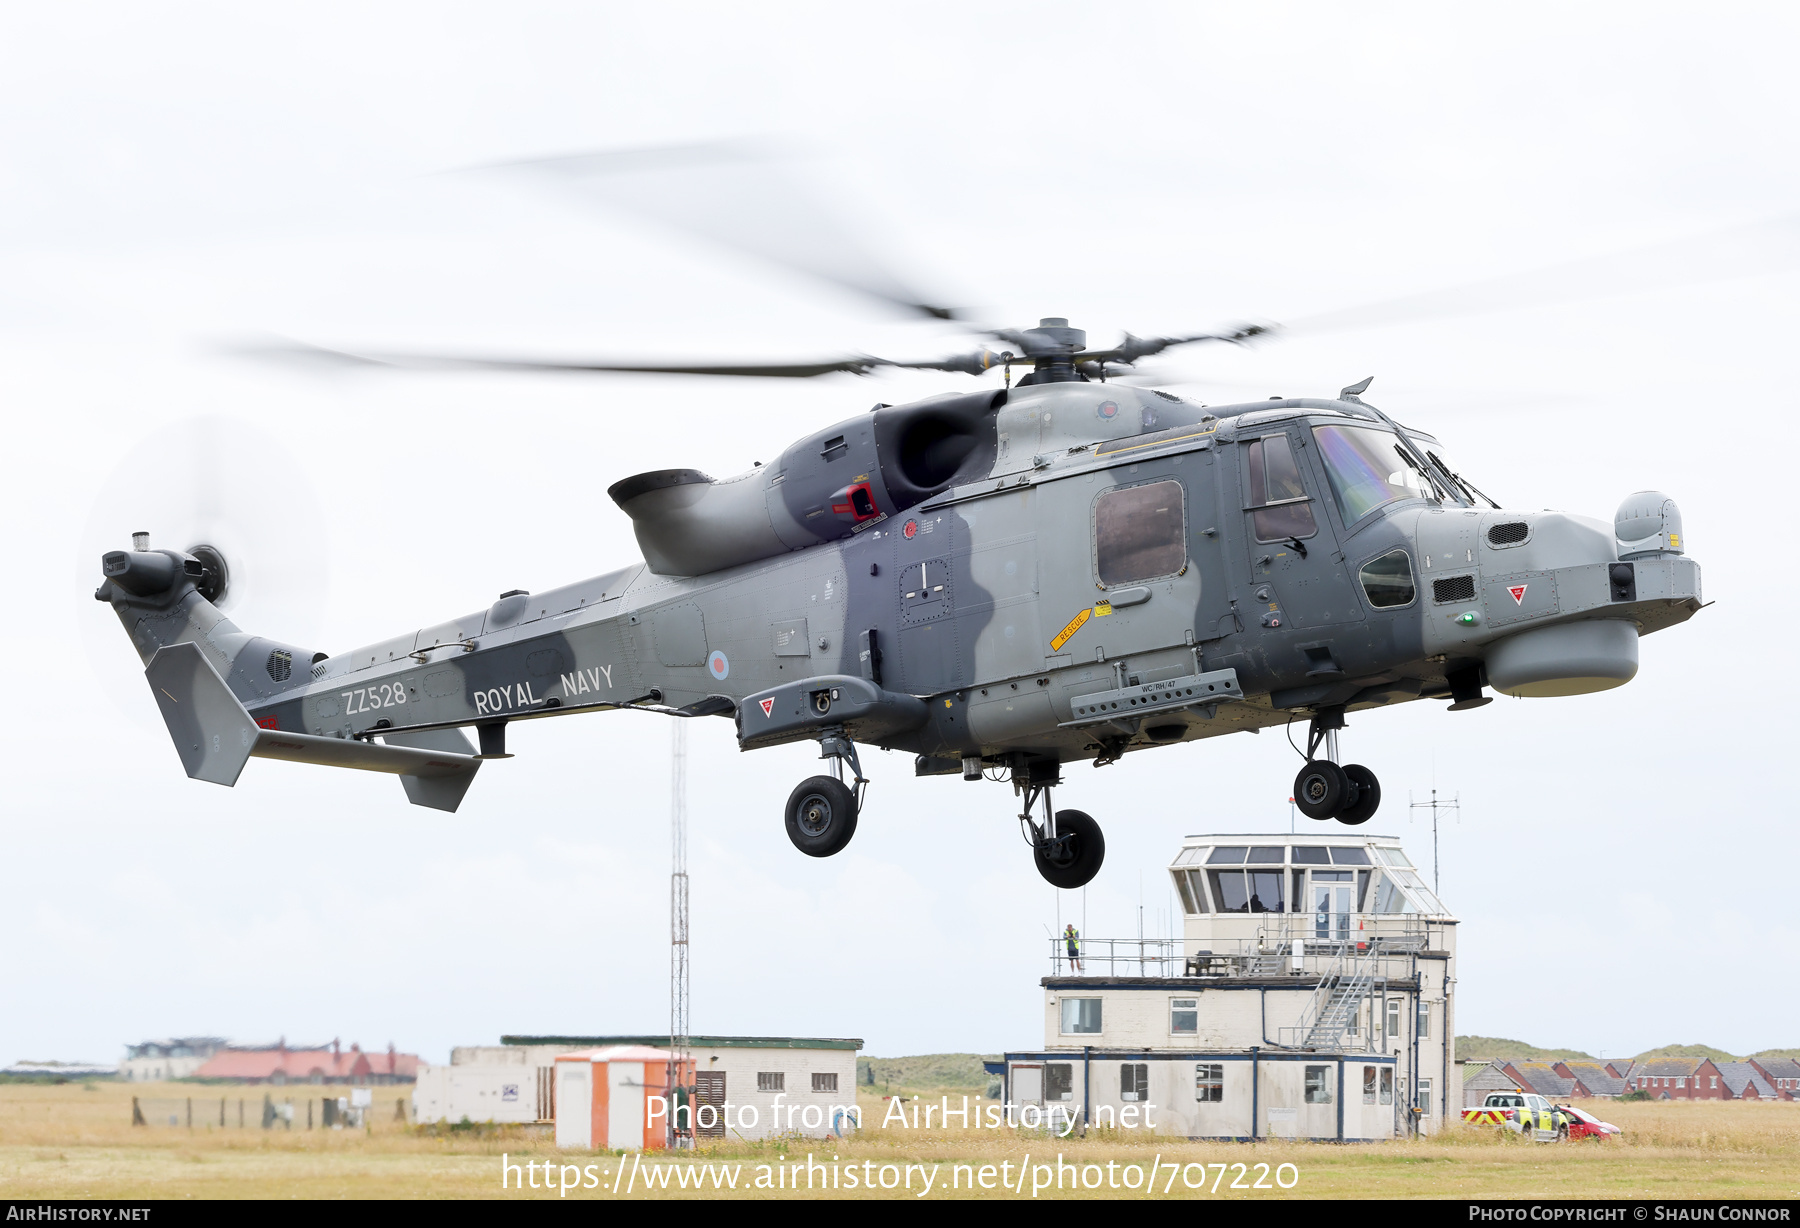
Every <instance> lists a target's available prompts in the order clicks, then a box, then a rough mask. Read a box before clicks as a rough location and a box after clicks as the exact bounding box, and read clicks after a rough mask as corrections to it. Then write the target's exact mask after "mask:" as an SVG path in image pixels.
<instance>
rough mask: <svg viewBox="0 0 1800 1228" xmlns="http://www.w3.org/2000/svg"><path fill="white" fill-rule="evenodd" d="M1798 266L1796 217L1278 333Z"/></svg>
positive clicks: (1336, 315)
mask: <svg viewBox="0 0 1800 1228" xmlns="http://www.w3.org/2000/svg"><path fill="white" fill-rule="evenodd" d="M1796 267H1800V214H1790V215H1787V216H1785V217H1778V218H1772V219H1770V220H1769V221H1766V222H1755V223H1752V224H1750V225H1746V226H1731V227H1727V228H1725V229H1722V230H1713V231H1707V232H1705V233H1702V234H1697V235H1690V236H1688V237H1686V238H1681V239H1674V240H1670V241H1668V242H1664V243H1652V244H1646V245H1644V246H1642V247H1633V248H1627V249H1625V250H1623V251H1619V252H1613V253H1611V254H1609V255H1605V256H1591V257H1587V258H1584V259H1581V260H1571V261H1568V262H1567V263H1564V264H1556V265H1551V266H1549V267H1547V268H1541V269H1532V270H1529V271H1527V272H1524V273H1514V274H1509V275H1506V276H1503V277H1492V278H1488V279H1486V280H1483V281H1475V282H1469V283H1466V284H1464V285H1460V286H1450V287H1446V288H1444V289H1441V290H1431V291H1427V292H1425V293H1422V294H1409V295H1404V296H1402V297H1400V298H1391V299H1385V300H1383V301H1381V302H1378V303H1370V304H1366V305H1364V306H1360V307H1347V308H1343V309H1341V310H1338V311H1327V312H1323V313H1321V314H1319V315H1313V316H1305V317H1303V318H1301V319H1298V320H1294V321H1292V322H1290V323H1289V324H1287V325H1285V326H1283V329H1282V331H1285V332H1295V333H1298V332H1308V333H1322V332H1338V331H1342V330H1345V329H1353V328H1378V327H1381V326H1384V325H1388V324H1405V323H1410V322H1412V321H1414V320H1427V319H1440V318H1445V317H1454V316H1472V315H1485V314H1487V313H1489V312H1497V311H1513V310H1521V309H1524V308H1528V307H1547V306H1554V305H1556V304H1560V303H1572V302H1580V301H1583V300H1587V299H1596V298H1606V297H1610V296H1613V295H1623V294H1635V293H1639V292H1642V291H1646V290H1660V289H1664V288H1667V287H1672V286H1684V285H1699V284H1702V283H1705V282H1711V281H1726V280H1729V279H1732V278H1737V277H1751V276H1754V275H1756V274H1758V273H1775V272H1780V271H1782V270H1785V269H1792V268H1796Z"/></svg>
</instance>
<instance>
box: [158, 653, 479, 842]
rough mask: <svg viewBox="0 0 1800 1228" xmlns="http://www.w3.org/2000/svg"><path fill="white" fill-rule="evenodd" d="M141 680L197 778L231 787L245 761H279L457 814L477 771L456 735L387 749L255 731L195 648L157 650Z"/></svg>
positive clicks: (403, 741)
mask: <svg viewBox="0 0 1800 1228" xmlns="http://www.w3.org/2000/svg"><path fill="white" fill-rule="evenodd" d="M144 674H145V677H147V678H148V679H149V680H150V689H151V691H152V692H153V693H154V694H155V696H156V702H157V706H158V707H159V708H161V709H162V714H163V723H164V724H166V725H167V726H168V727H169V736H170V737H171V738H173V739H174V741H175V750H176V753H177V754H179V755H180V756H181V766H182V767H183V768H185V769H186V771H187V774H188V775H189V776H191V777H192V778H194V779H195V780H205V781H210V782H211V783H213V784H217V785H226V786H230V785H235V784H236V783H237V778H238V774H239V773H241V772H242V771H243V770H244V764H245V762H246V761H247V760H249V759H250V758H251V757H253V756H254V757H255V758H258V759H285V760H287V761H288V762H289V763H317V764H320V765H322V766H325V767H341V768H355V769H357V770H359V771H364V772H387V773H390V774H391V775H395V776H398V777H400V781H401V783H402V784H403V785H405V786H406V793H407V797H408V798H409V799H411V801H412V802H413V803H414V804H415V805H419V806H429V807H431V808H432V809H434V810H455V809H456V808H457V806H458V805H459V804H460V803H461V802H462V798H463V794H464V793H466V792H468V788H469V784H470V782H471V781H473V780H474V779H475V772H476V770H477V769H478V768H480V767H481V761H480V760H478V759H476V758H475V756H474V755H473V754H472V753H471V752H472V750H473V748H472V747H471V746H470V745H469V740H468V738H467V737H465V736H464V735H463V734H462V733H461V732H460V731H458V730H455V729H443V730H433V731H429V732H424V733H415V734H395V735H394V736H393V737H392V739H390V741H391V743H392V744H391V745H387V746H381V745H377V744H375V743H371V742H359V741H356V740H354V739H346V738H322V737H318V736H316V735H314V734H310V733H288V732H285V731H278V730H274V729H259V728H257V726H256V722H255V721H253V720H251V719H250V713H249V712H247V711H246V710H245V709H244V705H243V704H242V703H240V702H239V701H238V698H237V696H235V695H233V694H232V693H231V689H230V688H229V687H227V686H226V685H225V682H224V680H223V679H222V678H220V677H219V673H218V671H217V670H216V669H214V668H213V665H212V663H211V662H210V661H208V660H207V659H206V657H205V656H204V655H203V653H202V652H201V650H200V649H199V648H198V647H196V646H195V645H193V644H169V645H166V646H164V647H162V648H159V649H157V652H156V655H155V656H154V657H153V658H151V661H150V665H149V668H148V669H146V670H145V671H144Z"/></svg>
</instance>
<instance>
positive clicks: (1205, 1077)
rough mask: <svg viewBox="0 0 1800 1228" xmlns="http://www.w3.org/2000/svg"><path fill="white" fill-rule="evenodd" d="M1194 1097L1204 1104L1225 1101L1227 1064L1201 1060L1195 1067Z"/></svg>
mask: <svg viewBox="0 0 1800 1228" xmlns="http://www.w3.org/2000/svg"><path fill="white" fill-rule="evenodd" d="M1194 1099H1195V1100H1198V1101H1200V1102H1201V1103H1202V1104H1223V1103H1224V1101H1225V1064H1224V1063H1223V1062H1201V1063H1199V1064H1198V1065H1196V1066H1195V1067H1194Z"/></svg>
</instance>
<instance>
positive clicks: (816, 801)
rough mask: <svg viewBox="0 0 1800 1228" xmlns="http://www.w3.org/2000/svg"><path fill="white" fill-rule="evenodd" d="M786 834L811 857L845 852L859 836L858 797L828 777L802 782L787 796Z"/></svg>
mask: <svg viewBox="0 0 1800 1228" xmlns="http://www.w3.org/2000/svg"><path fill="white" fill-rule="evenodd" d="M787 834H788V839H789V840H792V841H793V842H794V847H795V848H797V849H799V850H800V851H801V852H802V853H805V854H806V855H807V856H808V857H829V856H831V855H832V854H833V853H836V852H840V851H842V849H843V847H844V846H845V845H846V844H849V843H850V837H851V836H854V835H855V834H856V794H854V793H852V792H851V791H850V788H849V786H847V785H846V784H844V782H843V781H841V780H833V779H832V778H831V777H829V776H813V777H809V778H808V779H806V780H803V781H801V782H800V783H799V784H798V785H796V786H795V788H794V791H793V792H792V793H790V794H788V800H787Z"/></svg>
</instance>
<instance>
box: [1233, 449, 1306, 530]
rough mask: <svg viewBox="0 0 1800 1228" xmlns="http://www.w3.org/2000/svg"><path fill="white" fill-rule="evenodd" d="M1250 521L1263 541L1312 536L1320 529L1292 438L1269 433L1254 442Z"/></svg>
mask: <svg viewBox="0 0 1800 1228" xmlns="http://www.w3.org/2000/svg"><path fill="white" fill-rule="evenodd" d="M1247 451H1248V453H1249V466H1250V499H1249V504H1250V507H1251V508H1252V509H1254V510H1253V511H1252V512H1251V515H1250V520H1251V523H1252V524H1253V525H1254V527H1255V529H1256V540H1257V541H1259V542H1278V541H1285V540H1286V539H1287V538H1290V537H1311V536H1312V535H1313V534H1314V533H1317V532H1318V531H1319V526H1318V525H1317V524H1315V523H1314V521H1313V512H1312V502H1311V500H1310V499H1309V498H1308V497H1307V494H1306V486H1305V484H1304V483H1302V482H1301V481H1300V466H1299V465H1297V464H1295V463H1294V449H1293V445H1291V444H1290V443H1289V442H1288V437H1287V436H1286V435H1285V434H1282V435H1265V436H1264V437H1263V438H1261V439H1253V440H1251V441H1250V447H1249V448H1248V450H1247Z"/></svg>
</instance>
